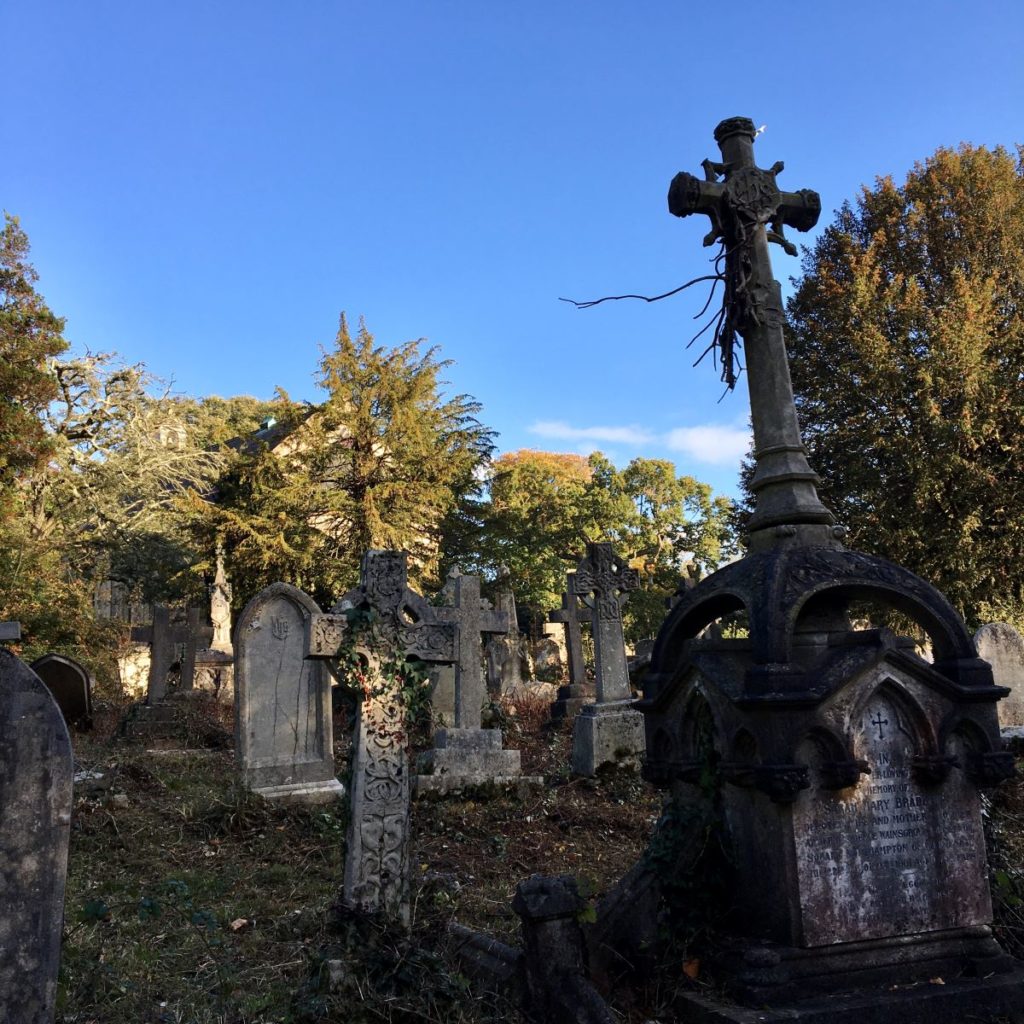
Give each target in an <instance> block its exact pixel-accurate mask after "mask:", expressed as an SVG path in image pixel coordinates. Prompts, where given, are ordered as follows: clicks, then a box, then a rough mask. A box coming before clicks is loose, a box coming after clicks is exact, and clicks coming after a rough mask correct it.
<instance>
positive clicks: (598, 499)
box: [475, 451, 734, 640]
mask: <svg viewBox="0 0 1024 1024" xmlns="http://www.w3.org/2000/svg"><path fill="white" fill-rule="evenodd" d="M730 510H731V503H730V502H729V501H728V500H727V499H725V498H722V497H718V498H715V497H713V496H712V493H711V488H710V487H709V486H708V485H707V484H703V483H700V482H698V481H697V480H695V479H694V478H693V477H688V476H682V477H677V476H676V472H675V467H674V466H673V465H672V463H671V462H667V461H665V460H663V459H642V458H637V459H633V460H632V461H631V462H630V463H629V465H628V466H626V468H625V469H623V470H618V469H616V468H615V466H614V465H612V463H611V462H609V461H608V460H607V459H606V458H605V457H604V456H603V455H601V454H600V453H594V454H593V455H591V456H590V458H589V459H585V458H583V457H582V456H579V455H571V454H556V453H553V452H536V451H519V452H512V453H509V454H506V455H503V456H501V458H499V459H497V460H496V461H495V462H494V464H493V466H492V470H491V477H490V506H489V508H488V509H487V513H486V516H485V530H484V538H483V542H482V544H481V546H480V555H481V563H482V564H480V565H478V566H475V568H478V569H481V570H482V571H484V572H486V573H492V572H493V571H494V570H495V568H496V567H497V566H498V565H507V566H508V567H509V570H510V572H511V575H512V579H513V581H514V585H515V588H516V596H517V598H518V600H519V603H520V604H522V605H523V606H525V607H526V608H528V609H531V610H532V611H533V613H534V614H536V615H538V616H543V615H544V614H545V613H546V612H547V611H549V610H550V609H551V608H554V607H556V606H557V605H558V603H559V595H560V594H561V592H562V591H563V590H564V589H565V574H566V573H567V572H569V571H571V570H572V569H573V568H574V567H575V565H576V563H577V562H578V561H579V559H580V558H581V557H582V556H583V554H584V551H585V548H586V544H587V542H588V541H611V542H612V543H614V544H615V546H616V549H617V550H618V552H619V554H620V555H621V556H622V557H623V558H625V559H626V560H628V561H630V562H631V563H632V564H633V565H634V566H635V567H636V568H639V569H641V570H642V572H643V575H644V581H645V582H644V587H643V590H642V591H641V592H640V593H637V594H634V595H633V596H632V597H631V598H630V601H629V604H628V605H627V606H626V614H625V629H626V635H627V638H628V639H630V640H638V639H641V638H643V637H647V636H652V635H653V634H654V633H655V632H656V631H657V629H658V627H659V626H660V624H661V622H662V620H663V619H664V617H665V599H666V598H667V597H668V596H669V595H671V594H672V593H673V592H674V591H675V590H676V589H677V588H678V586H679V583H680V580H681V578H682V576H683V575H684V574H685V575H689V576H692V577H693V578H699V577H700V576H701V575H703V574H704V573H706V572H708V571H709V570H712V569H714V568H716V567H717V566H718V565H719V564H720V563H721V562H722V561H723V560H725V559H726V558H728V557H730V556H731V554H732V553H733V549H734V547H733V542H732V534H731V531H730V527H729V524H728V519H729V513H730Z"/></svg>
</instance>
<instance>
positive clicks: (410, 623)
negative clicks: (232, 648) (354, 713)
mask: <svg viewBox="0 0 1024 1024" xmlns="http://www.w3.org/2000/svg"><path fill="white" fill-rule="evenodd" d="M407 558H408V555H407V554H406V552H404V551H368V552H367V553H366V554H365V555H364V556H363V564H362V568H361V570H360V575H359V586H358V587H356V588H354V589H353V590H350V591H349V592H348V593H347V594H345V596H344V597H343V598H342V599H341V600H340V601H339V602H338V604H337V605H335V607H334V609H333V610H332V611H331V612H330V613H329V614H326V615H314V616H313V617H312V619H311V621H310V623H309V642H308V649H307V653H308V655H309V657H311V658H325V659H327V660H328V664H329V665H331V669H332V672H333V674H334V675H335V676H336V677H337V678H338V679H339V681H340V682H342V683H343V684H345V685H348V686H352V687H353V688H355V689H356V691H357V695H358V696H359V698H360V702H359V723H358V726H357V728H356V736H355V744H354V747H355V750H354V754H353V760H352V806H351V814H350V818H349V830H348V843H347V846H346V851H345V881H344V889H343V897H342V898H343V902H344V903H345V904H346V905H347V906H349V907H352V908H354V909H357V910H361V911H365V912H369V913H374V912H382V913H383V914H384V915H385V916H387V917H391V918H397V919H399V920H401V921H402V922H403V923H406V924H407V923H408V921H409V914H410V907H409V893H408V889H409V762H408V756H407V755H406V751H405V744H406V739H407V733H406V724H405V705H404V702H403V700H402V695H401V689H400V683H401V681H400V680H399V679H396V678H395V675H394V671H393V669H391V668H389V666H395V665H397V664H400V663H402V662H404V661H405V660H406V659H408V658H416V659H419V660H420V661H425V662H434V663H437V662H441V663H444V662H448V663H451V662H453V661H455V660H456V658H457V652H456V647H455V625H456V622H457V621H458V618H459V610H458V609H457V608H434V607H431V605H429V604H428V603H427V602H426V601H425V600H424V598H423V597H422V596H421V595H419V594H417V593H416V592H415V591H413V590H411V589H410V588H409V586H408V583H407V580H408V567H407ZM360 618H362V620H363V621H362V624H360V622H359V620H360ZM346 653H354V654H355V655H356V657H357V658H358V659H359V660H360V662H361V669H359V670H358V671H353V669H352V665H351V662H350V661H348V663H347V664H343V663H340V661H339V659H341V658H343V657H344V656H345V655H346ZM345 660H346V661H347V660H348V659H345Z"/></svg>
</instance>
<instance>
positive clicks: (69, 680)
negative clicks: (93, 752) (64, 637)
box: [29, 654, 92, 729]
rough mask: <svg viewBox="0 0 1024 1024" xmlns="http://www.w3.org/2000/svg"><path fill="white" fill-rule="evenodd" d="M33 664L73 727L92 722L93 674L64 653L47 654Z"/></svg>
mask: <svg viewBox="0 0 1024 1024" xmlns="http://www.w3.org/2000/svg"><path fill="white" fill-rule="evenodd" d="M29 667H30V668H31V669H32V671H33V672H35V674H36V675H37V676H39V678H40V679H41V680H42V681H43V683H44V685H45V686H46V688H47V689H48V690H49V691H50V693H52V694H53V699H54V700H55V701H56V702H57V707H59V708H60V712H61V714H62V715H63V716H64V721H65V722H67V724H68V726H69V727H71V726H75V727H77V728H80V729H87V728H89V726H90V725H92V676H90V675H89V672H88V670H87V669H86V667H85V666H84V665H81V664H79V663H78V662H77V661H75V660H74V659H73V658H66V657H64V656H63V655H62V654H44V655H43V656H42V657H41V658H36V660H35V661H33V662H32V664H31V665H30V666H29Z"/></svg>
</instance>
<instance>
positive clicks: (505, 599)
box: [486, 565, 523, 697]
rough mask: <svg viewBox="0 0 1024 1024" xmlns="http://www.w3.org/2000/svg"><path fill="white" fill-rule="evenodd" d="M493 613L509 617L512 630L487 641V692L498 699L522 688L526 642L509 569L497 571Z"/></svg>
mask: <svg viewBox="0 0 1024 1024" xmlns="http://www.w3.org/2000/svg"><path fill="white" fill-rule="evenodd" d="M494 610H495V611H496V612H499V613H501V614H504V615H505V616H507V618H508V621H509V628H508V630H507V632H505V633H504V634H503V635H495V636H492V637H491V639H490V640H489V641H488V642H487V647H486V659H487V689H488V691H489V692H490V693H491V694H493V695H494V696H495V697H499V696H501V695H502V694H506V693H516V692H518V691H519V690H521V689H522V687H523V639H522V637H521V636H520V635H519V621H518V618H517V616H518V612H517V611H516V597H515V593H514V592H513V590H512V574H511V573H510V572H509V570H508V567H507V566H504V565H503V566H501V567H500V568H499V569H498V578H497V580H496V582H495V587H494Z"/></svg>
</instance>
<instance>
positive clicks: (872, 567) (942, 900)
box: [639, 118, 1024, 1024]
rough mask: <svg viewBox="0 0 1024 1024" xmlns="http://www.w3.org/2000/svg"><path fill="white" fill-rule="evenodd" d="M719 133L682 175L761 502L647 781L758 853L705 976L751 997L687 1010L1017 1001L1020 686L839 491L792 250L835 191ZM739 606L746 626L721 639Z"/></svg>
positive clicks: (890, 1011)
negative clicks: (803, 387)
mask: <svg viewBox="0 0 1024 1024" xmlns="http://www.w3.org/2000/svg"><path fill="white" fill-rule="evenodd" d="M715 137H716V140H717V141H718V143H719V145H720V147H721V151H722V160H721V162H720V163H713V162H711V161H705V163H704V168H705V178H704V180H699V179H697V178H695V177H693V176H691V175H689V174H685V173H684V174H679V175H677V176H676V178H675V179H674V180H673V182H672V186H671V190H670V193H669V207H670V210H671V212H672V213H674V214H675V215H677V216H680V217H684V216H686V215H688V214H693V213H703V214H706V215H708V216H709V217H710V218H711V222H712V230H711V233H710V235H709V236H708V237H707V239H706V240H705V241H706V243H707V244H711V243H713V242H716V241H721V242H722V243H723V247H724V248H723V259H724V262H725V268H724V273H723V277H724V278H725V305H724V307H723V321H722V323H723V324H724V325H725V327H724V330H722V331H720V332H719V343H720V348H721V351H720V355H721V356H722V359H723V363H724V364H725V366H726V375H725V379H726V382H727V383H728V384H730V386H731V384H732V383H733V379H734V378H733V377H732V370H731V366H732V364H731V353H730V351H729V349H730V346H731V345H733V344H738V340H737V339H736V338H735V335H739V336H741V337H742V340H743V347H744V353H745V361H746V368H747V371H748V372H747V378H748V386H749V390H750V403H751V413H752V420H753V427H754V446H755V471H754V476H753V481H752V484H751V486H752V489H753V491H754V494H755V497H756V507H755V511H754V514H753V517H752V519H751V521H750V524H749V547H748V553H747V554H746V556H745V557H744V558H742V559H741V560H739V561H737V562H734V563H732V564H730V565H727V566H726V567H725V568H724V569H721V570H719V571H718V572H716V573H714V574H713V575H711V576H708V577H707V578H705V579H704V580H702V581H700V582H699V583H698V584H697V585H696V586H694V587H692V588H690V589H686V590H684V591H682V592H681V593H680V594H679V595H678V600H677V601H676V603H675V604H674V606H673V607H672V610H671V611H670V613H669V615H668V618H667V619H666V621H665V623H664V625H663V627H662V629H661V631H660V633H659V635H658V638H657V642H656V644H655V648H654V651H653V654H652V662H651V669H650V672H649V673H648V675H647V676H646V678H645V680H644V699H643V701H642V702H641V704H640V705H639V706H640V708H641V710H642V711H643V712H644V714H645V717H646V731H647V758H646V764H645V772H646V774H647V777H648V778H649V779H651V780H652V781H656V782H659V783H661V784H664V785H665V786H668V787H671V788H672V789H673V791H674V794H675V796H676V798H677V799H679V800H682V801H684V802H685V801H689V802H695V801H699V800H702V799H707V797H706V793H707V789H708V779H709V778H713V779H714V780H715V789H716V792H717V799H718V800H719V801H720V807H721V814H722V818H723V820H724V829H725V832H726V836H727V842H728V843H729V845H730V846H731V849H732V853H733V857H734V860H735V869H736V878H735V885H734V890H733V894H734V901H733V905H732V907H731V909H730V910H729V913H728V915H727V916H726V917H725V918H724V922H725V926H726V930H727V932H728V937H727V939H726V941H725V943H724V946H723V948H722V949H720V951H719V952H718V953H717V954H715V955H714V956H713V957H711V958H709V960H708V961H707V962H706V964H705V967H704V969H706V971H707V973H708V975H709V976H710V977H712V978H714V979H715V980H716V981H717V982H719V983H720V984H721V985H722V986H723V987H724V988H725V989H726V990H727V991H728V992H729V993H730V995H731V997H732V998H733V999H734V1000H736V1001H737V1003H738V1004H741V1005H735V1004H730V1003H728V1002H727V1001H725V1000H721V1001H714V1000H711V999H709V998H707V997H703V996H697V995H694V996H692V997H685V998H684V1003H685V1004H686V1007H687V1009H686V1012H687V1013H689V1014H691V1015H692V1018H693V1019H694V1020H703V1021H723V1022H725V1021H734V1022H739V1021H752V1020H757V1021H760V1022H764V1024H772V1022H777V1021H783V1020H786V1021H803V1022H805V1024H811V1022H814V1024H825V1022H828V1024H853V1022H856V1024H874V1022H888V1021H895V1020H900V1021H903V1022H910V1021H925V1020H927V1021H928V1022H929V1024H954V1022H956V1024H959V1022H961V1021H965V1020H971V1021H978V1022H981V1021H995V1020H998V1019H1000V1018H1001V1017H1005V1016H1013V1015H1015V1014H1018V1013H1020V1012H1021V1011H1022V1009H1024V970H1022V966H1021V964H1019V963H1018V962H1017V961H1015V960H1013V959H1011V958H1010V957H1008V956H1006V955H1005V954H1004V953H1003V951H1002V950H1001V948H1000V947H999V945H998V944H997V942H996V940H995V939H994V937H993V935H992V932H991V929H990V923H991V919H992V910H991V904H990V898H989V891H988V872H987V866H986V855H985V845H984V836H983V832H982V819H981V799H980V792H981V790H982V789H983V788H984V787H986V786H991V785H994V784H996V783H998V782H999V781H1001V780H1002V779H1004V778H1007V777H1009V776H1010V775H1012V773H1013V770H1014V767H1013V758H1012V757H1011V756H1010V755H1009V754H1007V753H1004V752H1003V750H1002V746H1001V743H1000V734H999V723H998V720H997V715H996V702H997V701H998V700H999V699H1000V697H1002V696H1003V695H1004V694H1005V693H1006V692H1007V691H1006V690H1005V689H1003V688H1001V687H997V686H994V685H993V681H992V670H991V668H990V667H989V665H988V663H987V662H985V661H982V660H981V659H980V658H979V657H978V654H977V651H976V649H975V645H974V641H973V639H972V637H971V635H970V634H969V633H968V632H967V630H966V628H965V626H964V623H963V622H962V620H961V619H960V618H959V616H958V615H957V613H956V611H955V610H954V609H953V608H952V606H951V605H950V604H949V602H948V601H946V599H945V598H944V597H943V596H942V594H940V593H939V592H938V591H937V590H936V589H935V588H934V587H932V586H930V585H929V584H928V583H926V582H925V581H924V580H922V579H920V578H919V577H917V576H915V575H914V574H913V573H911V572H909V571H907V570H905V569H902V568H900V567H899V566H897V565H894V564H892V563H890V562H887V561H885V560H883V559H881V558H877V557H875V556H872V555H866V554H863V553H860V552H856V551H851V550H848V549H847V548H846V547H845V546H844V545H843V542H842V538H843V535H844V531H843V530H842V529H841V528H839V527H836V526H835V525H834V524H833V520H832V517H831V515H830V513H829V512H828V510H827V509H826V508H825V507H824V506H823V505H822V504H821V503H820V501H819V500H818V496H817V493H816V489H815V484H816V481H817V478H816V476H815V474H814V473H813V472H812V470H811V468H810V466H809V465H808V462H807V458H806V455H805V452H804V449H803V445H802V442H801V438H800V432H799V427H798V424H797V417H796V410H795V406H794V403H793V396H792V389H791V384H790V378H789V368H788V364H787V361H786V352H785V344H784V339H783V330H782V327H783V313H782V299H781V295H780V290H779V285H778V283H777V282H776V281H775V280H774V279H773V277H772V270H771V264H770V260H769V255H768V243H769V241H775V242H779V243H781V244H783V245H785V246H787V248H788V249H792V247H791V245H790V243H789V242H788V241H787V240H786V239H785V236H784V234H783V231H784V228H785V226H787V225H790V226H792V227H795V228H797V229H798V230H807V229H809V228H810V227H812V226H813V225H814V223H815V221H816V219H817V215H818V210H819V205H820V204H819V200H818V197H817V195H816V194H815V193H813V192H809V191H803V192H794V193H789V192H782V191H780V190H779V188H778V186H777V184H776V181H775V179H776V175H777V174H778V173H779V172H780V171H781V170H782V165H781V163H780V164H776V165H775V166H774V167H773V168H772V169H771V170H767V171H766V170H761V169H760V168H758V167H756V166H755V164H754V159H753V141H754V137H755V132H754V126H753V123H752V122H751V121H749V120H748V119H746V118H731V119H729V120H727V121H723V122H722V123H721V124H720V125H719V126H718V128H717V129H716V131H715ZM730 332H731V333H730ZM854 601H864V602H869V603H873V604H874V606H876V607H881V608H884V609H895V610H897V611H898V612H900V613H902V614H903V615H904V616H907V617H909V618H910V619H912V620H913V621H915V622H916V623H917V624H918V625H919V626H920V627H921V628H922V629H923V630H924V632H925V633H926V634H927V635H928V637H929V639H930V642H931V646H932V650H933V651H934V662H932V663H929V662H927V661H925V660H923V659H922V658H921V657H919V656H918V655H917V654H916V653H915V649H914V645H913V644H912V643H911V642H910V641H908V640H904V639H901V638H899V637H897V636H895V635H893V634H892V633H890V632H889V631H887V630H886V629H883V628H878V629H860V630H858V629H854V628H852V626H851V623H850V618H849V609H850V605H851V602H854ZM733 612H743V613H745V615H746V617H747V621H748V622H749V631H748V636H747V637H746V638H744V639H722V638H721V637H718V636H716V635H715V633H714V631H708V632H707V633H704V635H703V636H702V633H703V632H704V630H705V627H707V626H709V625H710V624H712V623H714V622H716V621H717V620H719V619H721V618H722V617H723V616H726V615H728V614H730V613H733ZM698 782H700V783H701V785H698ZM936 979H940V980H941V984H940V983H939V982H938V981H936ZM744 1007H746V1008H744ZM750 1007H756V1008H757V1011H756V1014H755V1013H754V1011H752V1010H751V1009H750ZM687 1019H689V1018H687Z"/></svg>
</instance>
